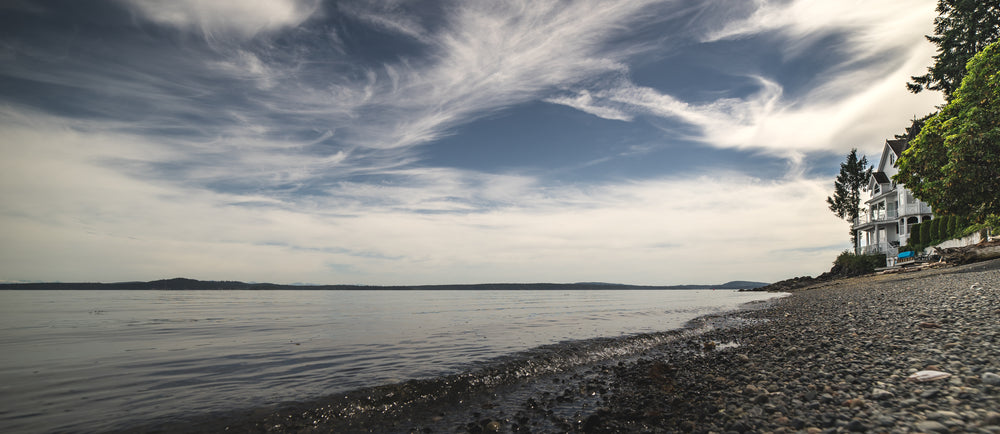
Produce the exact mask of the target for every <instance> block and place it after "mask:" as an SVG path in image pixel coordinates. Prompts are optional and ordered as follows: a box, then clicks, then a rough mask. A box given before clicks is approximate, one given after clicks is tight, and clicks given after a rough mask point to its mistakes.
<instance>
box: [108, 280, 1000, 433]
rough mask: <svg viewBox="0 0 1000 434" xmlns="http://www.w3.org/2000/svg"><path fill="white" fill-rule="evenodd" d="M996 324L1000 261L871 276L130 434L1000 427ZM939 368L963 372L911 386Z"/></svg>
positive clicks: (999, 330)
mask: <svg viewBox="0 0 1000 434" xmlns="http://www.w3.org/2000/svg"><path fill="white" fill-rule="evenodd" d="M998 318H1000V260H993V261H987V262H982V263H976V264H969V265H964V266H957V267H946V268H944V267H943V268H937V269H931V270H925V271H922V272H918V273H906V274H899V275H869V276H862V277H855V278H848V279H841V280H835V281H829V282H824V283H821V284H818V285H814V286H810V287H807V288H802V289H799V290H797V291H795V293H793V294H792V295H791V296H788V297H783V298H779V299H777V300H772V301H770V302H767V303H766V304H765V305H764V306H753V307H752V308H750V309H742V310H739V311H734V312H730V313H726V314H718V315H709V316H706V317H701V318H699V319H696V320H694V321H692V322H691V323H689V325H688V327H686V328H684V329H681V330H676V331H673V332H665V334H671V335H673V337H672V338H671V339H666V340H665V341H664V342H663V343H661V344H658V345H656V346H653V347H651V348H649V349H646V350H644V351H642V352H640V353H638V354H636V355H632V356H624V357H611V358H609V359H608V360H606V361H603V362H597V363H591V364H587V365H583V366H580V367H577V368H572V369H569V370H567V371H564V372H553V373H544V374H540V375H534V376H532V377H531V378H528V379H525V380H517V379H503V378H498V379H496V382H495V384H480V385H474V386H470V385H468V384H462V381H461V378H459V377H460V376H456V377H454V378H447V379H445V380H444V381H445V382H446V383H449V384H451V387H452V389H451V392H449V393H443V394H442V395H440V396H427V395H425V394H424V395H422V392H423V390H422V389H421V383H422V382H423V381H425V380H413V381H408V382H405V383H401V384H397V385H390V386H383V387H376V388H373V389H366V390H362V391H356V392H352V393H349V394H346V395H338V396H336V397H330V398H327V399H322V400H316V401H310V402H302V403H297V404H288V405H284V406H282V407H279V408H277V409H258V410H255V411H244V412H234V413H228V414H225V415H214V416H212V417H210V418H209V417H206V418H199V419H194V420H190V421H185V422H171V423H169V424H165V425H159V426H147V427H143V428H138V427H137V428H136V429H131V430H127V431H129V432H177V431H186V432H222V431H227V430H228V431H236V432H318V431H323V432H330V431H333V432H643V431H645V432H726V431H732V432H816V433H819V432H851V431H854V432H955V431H959V432H983V433H1000V413H997V412H998V411H1000V384H994V381H995V379H996V380H998V381H1000V377H998V376H997V375H998V374H1000V347H998V343H1000V320H998ZM724 324H727V325H728V326H722V325H724ZM699 327H701V329H699ZM927 369H932V370H936V371H943V372H946V373H949V374H951V376H950V377H948V378H945V379H940V380H935V381H931V382H925V383H918V382H913V381H909V380H907V377H908V376H910V375H911V374H913V373H914V372H917V371H921V370H927Z"/></svg>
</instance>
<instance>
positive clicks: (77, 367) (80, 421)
mask: <svg viewBox="0 0 1000 434" xmlns="http://www.w3.org/2000/svg"><path fill="white" fill-rule="evenodd" d="M772 296H773V294H761V293H738V292H733V291H633V290H628V291H623V290H607V291H596V290H589V291H0V348H3V351H2V352H0V430H2V431H5V432H10V431H53V430H69V431H81V430H82V431H92V430H101V429H109V428H113V427H122V426H129V425H131V424H135V423H137V422H138V421H144V420H149V419H150V418H156V417H169V416H171V415H177V414H191V413H194V412H205V411H215V410H226V409H233V408H239V407H250V406H258V405H265V404H268V403H277V402H281V401H287V400H293V399H302V398H307V397H315V396H321V395H326V394H330V393H336V392H341V391H346V390H350V389H356V388H359V387H365V386H372V385H376V384H383V383H389V382H396V381H402V380H405V379H409V378H424V377H435V376H440V375H446V374H452V373H457V372H461V371H464V370H468V369H470V368H472V367H474V366H476V365H477V364H481V363H484V362H486V361H489V360H491V359H495V358H497V357H499V356H502V355H505V354H510V353H514V352H518V351H523V350H526V349H529V348H534V347H537V346H540V345H547V344H552V343H556V342H560V341H565V340H579V339H589V338H594V337H602V336H604V337H615V336H622V335H632V334H637V333H646V332H653V331H662V330H668V329H673V328H677V327H680V326H681V325H683V324H684V323H685V322H686V321H688V320H690V319H692V318H694V317H697V316H701V315H705V314H710V313H715V312H720V311H726V310H732V309H734V308H736V307H737V306H738V305H739V304H741V303H745V302H749V301H754V300H760V299H765V298H770V297H772Z"/></svg>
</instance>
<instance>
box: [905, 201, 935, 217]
mask: <svg viewBox="0 0 1000 434" xmlns="http://www.w3.org/2000/svg"><path fill="white" fill-rule="evenodd" d="M932 212H933V211H931V207H930V205H927V204H926V203H923V202H920V203H909V204H906V205H903V206H901V207H899V215H900V217H906V216H910V215H917V214H931V213H932Z"/></svg>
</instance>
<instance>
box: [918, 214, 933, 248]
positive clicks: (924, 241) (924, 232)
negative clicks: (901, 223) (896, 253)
mask: <svg viewBox="0 0 1000 434" xmlns="http://www.w3.org/2000/svg"><path fill="white" fill-rule="evenodd" d="M933 221H934V220H931V221H929V222H923V223H921V224H920V245H921V246H927V245H930V244H931V222H933Z"/></svg>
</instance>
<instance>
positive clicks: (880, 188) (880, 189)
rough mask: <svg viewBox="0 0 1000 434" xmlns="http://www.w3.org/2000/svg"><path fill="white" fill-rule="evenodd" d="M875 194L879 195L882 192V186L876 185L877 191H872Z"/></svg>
mask: <svg viewBox="0 0 1000 434" xmlns="http://www.w3.org/2000/svg"><path fill="white" fill-rule="evenodd" d="M872 192H873V193H875V194H879V193H881V192H882V184H875V189H874V190H872Z"/></svg>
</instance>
